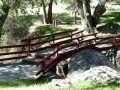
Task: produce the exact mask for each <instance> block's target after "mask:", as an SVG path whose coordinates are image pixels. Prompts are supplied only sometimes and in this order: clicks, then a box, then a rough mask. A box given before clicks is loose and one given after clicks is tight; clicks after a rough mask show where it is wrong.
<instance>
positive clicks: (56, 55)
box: [55, 45, 58, 57]
mask: <svg viewBox="0 0 120 90" xmlns="http://www.w3.org/2000/svg"><path fill="white" fill-rule="evenodd" d="M57 50H58V45H57V46H56V48H55V51H57ZM55 57H58V51H57V53H56V54H55Z"/></svg>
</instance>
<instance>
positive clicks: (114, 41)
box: [113, 36, 116, 47]
mask: <svg viewBox="0 0 120 90" xmlns="http://www.w3.org/2000/svg"><path fill="white" fill-rule="evenodd" d="M113 43H114V47H116V36H114V40H113Z"/></svg>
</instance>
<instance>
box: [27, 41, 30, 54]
mask: <svg viewBox="0 0 120 90" xmlns="http://www.w3.org/2000/svg"><path fill="white" fill-rule="evenodd" d="M27 55H28V56H30V40H29V41H28V53H27Z"/></svg>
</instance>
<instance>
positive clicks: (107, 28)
mask: <svg viewBox="0 0 120 90" xmlns="http://www.w3.org/2000/svg"><path fill="white" fill-rule="evenodd" d="M97 30H98V31H99V32H101V33H106V34H108V33H110V34H117V33H120V25H119V24H116V23H107V24H105V25H102V26H99V27H97Z"/></svg>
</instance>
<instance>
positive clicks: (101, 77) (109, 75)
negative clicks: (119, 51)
mask: <svg viewBox="0 0 120 90" xmlns="http://www.w3.org/2000/svg"><path fill="white" fill-rule="evenodd" d="M118 79H119V80H120V73H118V72H117V71H115V70H114V69H112V68H110V67H108V66H98V67H93V68H90V69H89V70H87V71H85V72H83V73H82V74H79V73H77V72H76V73H74V74H72V75H71V77H69V81H70V82H72V83H73V82H77V81H92V82H106V81H113V80H118Z"/></svg>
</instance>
